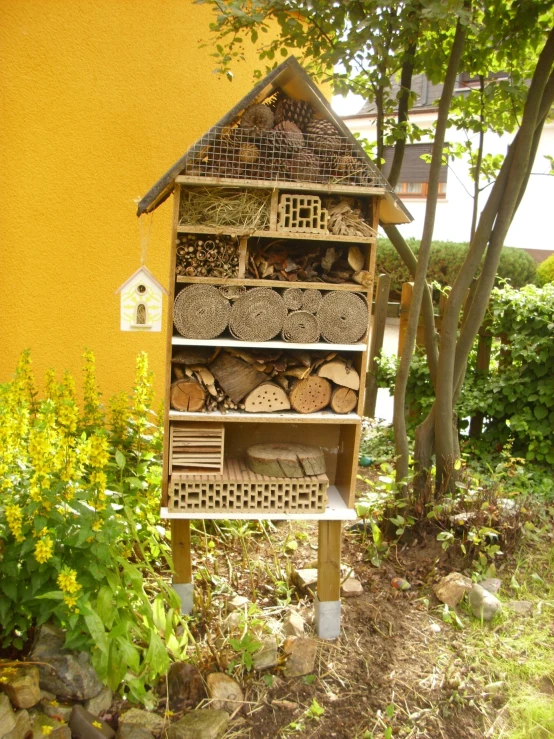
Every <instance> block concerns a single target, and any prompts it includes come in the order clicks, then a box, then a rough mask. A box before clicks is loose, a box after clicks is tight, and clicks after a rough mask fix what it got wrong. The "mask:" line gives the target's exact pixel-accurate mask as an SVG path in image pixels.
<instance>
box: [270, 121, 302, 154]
mask: <svg viewBox="0 0 554 739" xmlns="http://www.w3.org/2000/svg"><path fill="white" fill-rule="evenodd" d="M273 130H274V131H275V132H276V136H275V145H276V146H277V147H280V148H284V149H303V148H304V136H303V135H302V131H301V130H300V129H299V128H298V126H297V125H296V123H292V122H291V121H281V123H278V124H277V125H276V126H275V128H274V129H273Z"/></svg>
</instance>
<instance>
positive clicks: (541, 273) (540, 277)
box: [537, 254, 554, 287]
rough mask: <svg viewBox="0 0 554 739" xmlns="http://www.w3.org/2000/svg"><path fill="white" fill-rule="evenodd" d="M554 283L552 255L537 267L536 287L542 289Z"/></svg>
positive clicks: (553, 258) (553, 256)
mask: <svg viewBox="0 0 554 739" xmlns="http://www.w3.org/2000/svg"><path fill="white" fill-rule="evenodd" d="M549 282H554V254H551V255H550V256H549V257H547V258H546V259H545V260H544V261H542V262H541V263H540V264H539V266H538V267H537V285H539V287H542V286H543V285H547V284H548V283H549Z"/></svg>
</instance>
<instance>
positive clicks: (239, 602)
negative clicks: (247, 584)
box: [227, 595, 250, 613]
mask: <svg viewBox="0 0 554 739" xmlns="http://www.w3.org/2000/svg"><path fill="white" fill-rule="evenodd" d="M249 602H250V601H249V600H248V598H245V597H244V595H235V596H233V597H232V598H231V599H230V600H228V601H227V610H228V611H229V613H232V612H233V611H243V610H244V607H245V606H248V604H249Z"/></svg>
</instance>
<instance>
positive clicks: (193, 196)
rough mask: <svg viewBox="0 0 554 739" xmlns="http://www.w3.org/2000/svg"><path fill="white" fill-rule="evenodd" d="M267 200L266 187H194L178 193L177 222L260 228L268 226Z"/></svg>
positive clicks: (268, 200) (182, 223)
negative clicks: (235, 188) (248, 188)
mask: <svg viewBox="0 0 554 739" xmlns="http://www.w3.org/2000/svg"><path fill="white" fill-rule="evenodd" d="M270 201H271V193H270V192H265V191H257V190H238V191H237V190H229V189H225V188H219V187H216V188H208V187H195V188H191V189H190V190H184V191H183V193H182V195H181V206H180V214H179V223H180V224H181V225H192V224H206V225H210V226H234V227H236V228H244V229H252V230H253V231H260V230H262V229H264V228H267V227H268V226H269V206H270Z"/></svg>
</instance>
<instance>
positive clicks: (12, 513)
mask: <svg viewBox="0 0 554 739" xmlns="http://www.w3.org/2000/svg"><path fill="white" fill-rule="evenodd" d="M5 514H6V521H7V522H8V526H9V527H10V531H11V532H12V534H13V535H14V536H15V538H16V540H17V541H19V540H20V538H21V525H22V521H23V511H22V510H21V508H20V507H19V506H18V505H15V504H12V505H7V506H6V509H5Z"/></svg>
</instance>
